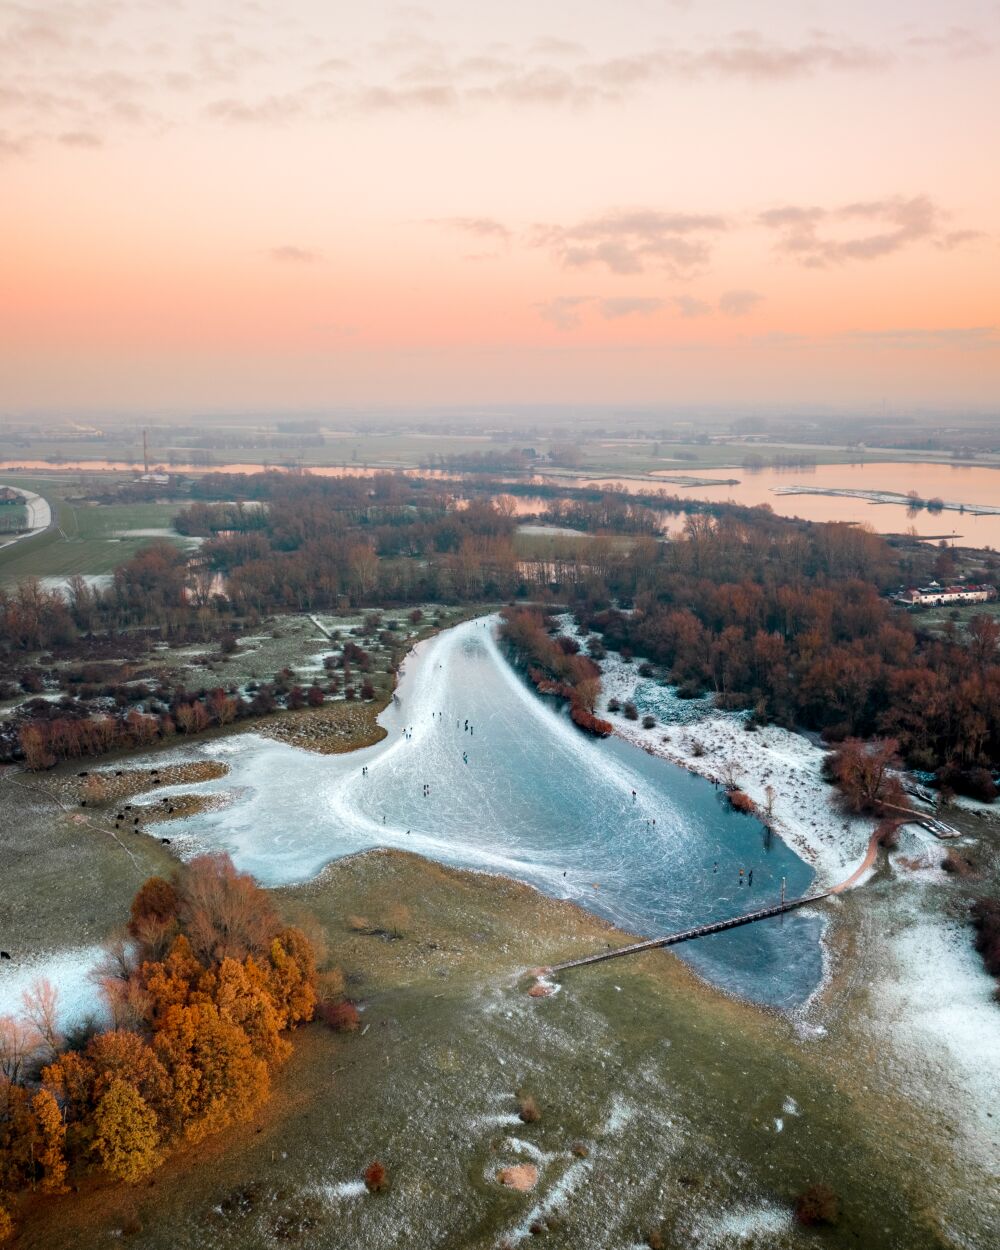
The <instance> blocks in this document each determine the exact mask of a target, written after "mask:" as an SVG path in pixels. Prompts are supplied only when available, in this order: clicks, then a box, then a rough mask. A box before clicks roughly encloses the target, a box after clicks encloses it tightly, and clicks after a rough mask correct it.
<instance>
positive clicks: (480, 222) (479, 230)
mask: <svg viewBox="0 0 1000 1250" xmlns="http://www.w3.org/2000/svg"><path fill="white" fill-rule="evenodd" d="M431 225H435V226H448V227H449V228H450V229H452V230H461V231H464V233H466V234H474V235H477V236H478V237H479V238H481V239H498V240H501V241H502V242H507V241H508V240H509V239H510V237H511V232H510V230H508V229H507V227H506V226H505V225H504V224H503V222H502V221H497V220H496V218H495V217H438V218H434V219H433V220H432V222H431Z"/></svg>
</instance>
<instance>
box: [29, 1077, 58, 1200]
mask: <svg viewBox="0 0 1000 1250" xmlns="http://www.w3.org/2000/svg"><path fill="white" fill-rule="evenodd" d="M31 1108H32V1111H34V1113H35V1120H36V1121H37V1123H38V1135H39V1150H38V1152H37V1155H36V1157H37V1160H38V1164H39V1166H40V1167H41V1169H42V1189H43V1190H45V1192H46V1193H50V1194H62V1193H65V1192H66V1167H67V1164H66V1153H65V1145H66V1126H65V1124H64V1123H63V1118H62V1115H61V1114H60V1112H59V1106H58V1104H57V1103H56V1100H55V1099H54V1098H53V1097H52V1094H51V1093H50V1092H49V1090H47V1089H40V1090H39V1091H38V1093H37V1094H36V1095H35V1096H34V1098H33V1099H32V1101H31Z"/></svg>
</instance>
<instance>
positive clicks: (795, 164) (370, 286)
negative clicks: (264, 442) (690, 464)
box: [0, 0, 1000, 419]
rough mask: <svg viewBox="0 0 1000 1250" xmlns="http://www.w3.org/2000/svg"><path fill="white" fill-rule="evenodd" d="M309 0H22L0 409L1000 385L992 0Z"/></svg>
mask: <svg viewBox="0 0 1000 1250" xmlns="http://www.w3.org/2000/svg"><path fill="white" fill-rule="evenodd" d="M285 7H286V6H279V5H278V4H277V3H276V0H262V2H260V3H255V4H252V5H247V4H239V3H235V0H206V2H204V3H201V4H198V5H189V4H185V3H180V2H178V3H176V4H172V5H168V6H164V5H153V4H149V3H146V2H144V0H133V2H129V0H124V2H119V0H87V2H86V3H67V2H64V0H54V2H53V3H45V4H40V5H32V4H24V3H13V4H9V5H6V6H5V7H4V10H3V12H2V13H0V46H3V47H4V49H5V52H6V61H7V64H8V72H7V74H6V75H5V79H6V84H5V89H4V91H3V92H0V171H2V177H3V180H4V195H3V197H2V200H0V228H2V229H3V232H4V237H5V238H6V239H7V240H8V243H9V244H10V245H9V246H8V248H7V249H5V252H4V255H3V258H2V259H0V284H2V288H3V290H4V299H3V301H2V303H0V336H2V344H0V408H2V409H3V410H4V411H6V412H7V413H9V414H10V415H12V416H14V415H17V414H20V415H22V416H25V415H32V414H52V415H66V416H73V415H78V416H81V417H82V416H85V415H93V414H96V413H107V412H109V411H111V412H113V413H117V414H119V415H120V416H125V415H126V414H135V416H136V418H137V419H142V418H144V417H150V418H151V417H153V416H155V415H157V414H160V415H161V416H162V415H164V414H169V415H170V416H171V417H172V418H177V419H184V417H185V415H188V416H192V415H195V414H197V413H234V412H243V413H246V414H248V415H250V414H263V413H268V414H270V415H272V416H276V415H287V414H291V413H306V412H307V413H310V414H317V413H324V414H328V413H331V412H343V411H350V410H353V411H364V410H366V409H371V410H392V411H399V412H415V411H421V410H426V409H435V410H441V411H447V410H451V409H455V408H458V407H465V406H468V405H473V406H476V407H479V408H482V409H484V410H485V409H495V408H503V407H510V408H517V409H518V410H521V409H524V408H526V407H527V408H532V407H538V408H546V407H548V406H550V405H557V406H564V407H572V406H574V405H588V406H590V405H597V406H599V407H605V406H606V407H608V408H609V410H617V409H622V408H626V409H627V408H632V407H639V408H643V409H651V408H659V409H662V410H663V411H664V412H668V413H669V412H677V414H678V415H680V414H681V412H682V411H687V412H698V411H702V412H709V411H713V410H720V411H730V412H733V413H734V414H737V415H741V414H743V413H760V412H764V411H773V412H775V413H777V412H780V411H786V410H789V409H795V410H797V413H798V415H803V414H805V415H808V414H809V413H810V412H823V411H825V412H830V413H832V414H845V415H861V414H864V413H872V414H877V415H878V416H880V417H885V416H887V415H889V416H891V415H893V413H894V411H896V412H899V411H901V410H902V411H905V410H911V409H912V410H913V411H915V412H916V411H920V412H921V413H925V414H927V413H930V414H940V415H941V416H943V417H947V416H953V415H958V414H969V413H975V414H983V415H985V414H987V413H989V412H990V411H991V410H994V409H995V404H996V396H997V395H998V394H1000V328H998V323H1000V317H998V315H997V297H996V293H997V291H998V290H1000V259H998V257H1000V253H998V246H997V237H996V232H995V231H996V226H995V223H996V220H997V210H998V207H1000V180H998V176H997V163H996V158H995V151H994V148H995V118H996V116H997V105H998V103H1000V99H998V96H1000V90H998V83H1000V51H998V42H997V31H998V26H1000V22H998V7H997V5H996V4H995V3H992V2H983V3H980V2H976V0H957V3H955V4H953V5H952V6H950V7H949V9H948V11H947V14H945V13H943V11H942V10H941V7H940V6H939V5H933V4H929V3H926V0H921V2H918V3H913V2H910V3H903V2H902V0H889V3H887V4H885V5H882V6H880V7H879V8H878V9H877V10H874V9H872V7H871V6H870V5H867V4H862V3H860V2H859V0H850V2H849V3H846V4H843V5H841V6H838V8H837V10H836V13H835V15H833V14H832V13H831V11H830V9H829V6H826V5H821V4H818V3H798V4H794V5H793V4H791V3H789V2H788V0H762V2H760V3H756V4H754V5H752V6H748V5H745V4H742V5H739V4H735V3H712V2H710V0H703V2H697V0H691V2H690V3H687V2H683V0H680V2H675V3H670V2H666V3H653V2H652V0H622V2H621V3H619V4H615V5H610V4H601V3H597V2H596V0H578V2H577V3H561V2H560V3H552V4H548V5H546V6H544V9H541V8H540V7H539V6H538V5H537V4H528V3H527V2H526V0H512V3H510V4H508V5H506V6H504V8H503V9H502V10H501V9H498V8H497V7H496V6H493V5H486V4H483V3H476V2H473V0H470V2H467V3H466V4H463V5H449V4H444V3H437V2H435V3H430V4H425V5H421V6H409V5H397V4H384V3H375V4H372V5H369V6H365V8H364V9H363V10H362V9H358V8H357V7H355V6H347V5H346V4H343V3H323V4H321V3H319V0H301V2H300V3H298V4H295V5H293V6H291V11H290V12H286V11H285Z"/></svg>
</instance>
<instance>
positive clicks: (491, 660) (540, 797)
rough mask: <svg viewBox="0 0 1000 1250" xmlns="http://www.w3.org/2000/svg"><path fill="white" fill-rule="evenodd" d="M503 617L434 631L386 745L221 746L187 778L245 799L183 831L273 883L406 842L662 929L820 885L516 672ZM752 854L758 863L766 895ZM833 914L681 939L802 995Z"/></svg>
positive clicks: (689, 780) (676, 772)
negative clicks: (585, 728) (202, 776)
mask: <svg viewBox="0 0 1000 1250" xmlns="http://www.w3.org/2000/svg"><path fill="white" fill-rule="evenodd" d="M494 624H495V622H489V623H486V622H483V621H472V622H469V623H467V624H464V625H460V626H457V627H456V628H454V629H451V630H448V631H446V632H445V633H443V634H440V635H438V636H437V637H436V638H434V639H431V640H430V641H428V642H426V643H423V644H421V645H420V647H419V648H418V649H417V651H416V652H415V653H414V654H412V655H411V656H410V657H409V658H408V660H407V661H406V667H405V670H404V676H403V678H402V681H401V683H400V686H399V701H398V704H397V705H396V706H392V707H390V708H388V709H387V710H386V712H385V713H383V716H382V718H381V720H382V723H383V724H384V725H385V726H386V728H387V730H388V732H389V736H388V738H386V739H385V740H384V741H383V742H381V743H379V744H378V745H377V746H374V747H370V748H368V749H366V750H364V751H357V752H354V753H353V754H350V755H341V756H324V755H315V754H311V753H309V752H306V751H302V750H298V749H296V748H294V747H289V746H286V745H284V744H282V743H277V742H272V741H270V740H268V739H264V738H260V737H257V736H256V735H240V736H238V737H233V738H229V739H227V740H225V741H224V742H222V743H219V742H214V743H211V744H209V745H206V747H205V748H204V751H205V752H206V753H208V754H210V755H213V756H216V757H217V756H219V755H220V753H221V754H222V756H223V757H224V758H225V760H226V763H227V764H228V765H229V767H230V770H231V771H230V773H229V774H228V775H227V776H226V777H224V778H221V779H219V780H217V781H212V782H206V783H204V784H203V785H202V786H200V787H198V786H196V787H191V786H185V787H178V789H183V790H185V791H187V792H190V791H191V790H192V789H194V790H195V791H200V792H201V793H220V794H225V795H227V796H228V797H229V800H230V801H229V802H228V803H227V805H226V806H224V807H220V808H218V809H216V810H210V811H206V812H204V813H201V814H200V815H198V816H195V817H191V818H188V819H186V820H184V821H183V822H181V823H179V824H178V825H177V826H176V832H177V833H183V834H186V835H192V836H193V837H194V838H195V840H196V842H197V844H198V845H199V846H200V847H201V848H205V849H209V848H211V849H216V848H218V849H225V850H227V851H229V852H230V853H231V854H232V856H233V859H234V860H235V862H236V864H237V865H238V866H239V867H240V868H242V869H245V870H248V871H250V872H252V873H253V874H254V875H255V876H256V877H257V878H258V879H259V880H260V881H261V882H263V883H264V884H267V885H280V884H287V883H291V882H296V881H303V880H307V879H309V878H310V877H313V876H315V875H316V874H317V873H318V872H319V871H320V870H321V869H322V868H323V867H324V865H325V864H327V863H329V862H330V860H332V859H335V858H338V857H340V856H343V855H348V854H352V853H354V852H357V851H362V850H365V849H367V848H370V847H374V846H391V847H399V848H402V849H406V850H410V851H414V852H417V853H419V854H421V855H426V856H428V857H430V858H433V859H437V860H441V861H443V862H445V863H449V864H454V865H457V866H460V867H465V868H476V869H484V870H489V871H495V872H500V873H504V874H506V875H509V876H512V877H516V878H518V879H520V880H523V881H527V882H530V883H531V884H532V885H535V886H537V887H538V888H539V889H541V890H543V891H545V892H546V893H548V894H552V895H555V896H556V897H560V898H564V897H565V898H571V899H574V900H576V901H578V902H579V903H581V904H582V905H583V906H585V907H587V908H588V909H590V910H592V911H594V912H597V913H599V914H600V915H602V916H604V917H606V918H608V919H609V920H612V921H614V922H615V923H616V924H619V925H621V926H622V927H624V928H626V929H628V930H630V931H631V932H634V933H637V934H642V935H649V936H651V935H658V934H661V933H664V934H665V933H668V932H670V931H672V930H674V929H677V928H682V927H686V926H688V925H690V924H691V923H693V922H698V921H703V920H713V919H719V918H722V917H725V916H730V915H736V914H738V913H740V912H743V911H747V910H750V909H751V908H752V907H760V906H763V905H765V903H768V902H771V901H777V899H778V896H779V891H780V882H781V878H782V877H785V878H786V880H787V892H788V896H789V897H794V896H796V895H798V894H801V893H804V892H805V891H806V890H807V889H808V887H809V884H810V882H811V880H812V875H813V874H812V870H811V869H810V868H809V867H808V865H806V864H805V863H804V862H803V861H802V860H800V859H799V858H798V857H797V856H796V855H795V854H794V853H793V852H792V851H791V850H790V849H789V848H788V847H787V846H785V845H784V843H782V842H781V841H780V840H779V839H777V838H775V839H773V840H772V841H771V844H770V847H769V848H766V847H765V844H764V838H763V831H762V828H761V826H760V824H759V823H758V822H757V821H756V820H755V819H753V818H751V817H747V816H741V815H738V814H736V813H735V812H732V811H730V810H729V809H728V807H727V806H726V805H725V804H724V803H723V802H722V801H720V796H719V794H718V793H717V792H716V791H715V789H714V788H713V786H712V785H711V784H710V783H708V782H706V781H704V780H703V779H701V778H699V777H695V776H693V775H692V774H689V773H687V772H685V771H683V770H682V769H679V768H677V767H675V766H674V765H672V764H669V763H667V762H666V761H663V760H660V759H656V758H653V757H651V756H648V755H646V754H645V753H644V752H643V751H640V750H638V749H636V748H634V747H632V746H629V745H627V744H626V743H623V742H621V741H619V740H616V739H612V740H608V741H597V740H595V739H592V738H588V737H585V736H584V735H583V734H581V733H580V732H579V730H577V729H575V728H574V727H573V726H572V724H571V723H570V722H569V720H568V718H567V717H566V716H565V715H562V714H560V712H559V711H557V710H555V709H554V708H553V707H551V706H550V705H549V704H548V703H547V702H546V701H543V700H541V699H540V698H539V697H538V696H537V695H535V693H534V692H533V691H532V690H530V689H529V688H528V687H527V686H526V685H525V684H524V683H523V682H522V680H521V679H520V678H519V677H518V675H517V674H516V673H515V672H514V671H513V670H512V669H511V667H510V665H509V664H508V663H507V662H506V660H505V659H504V658H503V656H502V655H501V653H500V651H499V649H498V647H497V644H496V642H495V641H494V638H493V626H494ZM466 721H468V722H469V724H470V726H471V729H470V730H466V729H465V727H464V726H465V722H466ZM404 731H405V732H404ZM464 755H467V757H468V762H467V763H466V762H465V758H464ZM159 758H160V761H161V762H162V759H163V757H162V756H160V757H159ZM365 766H366V767H367V769H368V773H367V776H365V775H363V774H362V768H363V767H365ZM425 784H426V785H428V786H429V794H428V795H427V796H426V797H425V794H424V785H425ZM633 790H634V791H635V792H636V797H635V798H634V799H633V795H632V792H633ZM163 793H169V791H158V792H157V794H158V797H162V794H163ZM654 822H655V823H654ZM165 832H168V833H169V832H170V829H169V828H167V829H166V830H165ZM740 868H744V869H746V870H749V869H751V868H752V869H753V872H754V880H753V889H752V891H751V890H749V889H747V888H746V887H741V886H740V884H739V876H738V873H739V869H740ZM595 887H596V888H595ZM821 927H822V921H821V920H820V918H819V917H817V916H810V915H805V914H801V913H797V914H793V915H790V916H785V917H784V918H783V921H781V920H778V919H775V920H769V921H764V922H762V923H759V924H756V925H753V926H749V927H747V928H745V929H740V930H736V931H734V932H732V933H725V934H719V935H716V936H714V937H711V938H707V939H703V940H700V941H698V942H695V943H692V944H690V945H688V946H684V947H681V948H679V953H680V954H681V955H682V957H683V958H685V959H687V960H689V962H690V963H691V964H692V965H693V966H694V967H695V968H696V969H697V970H698V971H699V972H700V973H701V974H702V975H704V976H705V977H706V978H708V979H710V980H712V981H714V982H715V983H717V984H719V985H721V986H723V987H724V988H726V989H729V990H732V991H734V992H737V993H739V994H742V995H744V996H746V997H749V998H753V999H756V1000H757V1001H760V1002H765V1003H769V1004H773V1005H778V1006H785V1007H789V1006H794V1005H796V1004H798V1003H801V1002H802V1001H804V999H805V998H807V997H808V995H809V994H810V993H811V991H812V990H813V989H814V988H815V987H816V986H817V984H818V983H819V981H820V978H821V976H822V970H823V960H822V950H821V945H820V934H821ZM541 956H542V952H540V958H541Z"/></svg>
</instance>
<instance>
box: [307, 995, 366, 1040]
mask: <svg viewBox="0 0 1000 1250" xmlns="http://www.w3.org/2000/svg"><path fill="white" fill-rule="evenodd" d="M316 1014H317V1016H319V1018H320V1019H321V1020H322V1021H323V1023H324V1024H325V1025H326V1026H327V1028H329V1029H333V1031H334V1033H356V1032H357V1031H358V1029H359V1028H360V1027H361V1012H360V1011H358V1009H357V1007H355V1005H354V1004H353V1003H352V1002H349V1001H348V1000H347V999H346V998H345V999H342V1000H341V1001H340V1002H337V1003H335V1002H331V1001H330V1000H329V999H328V1000H327V1001H326V1002H322V1003H320V1004H319V1006H318V1007H317V1008H316Z"/></svg>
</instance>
